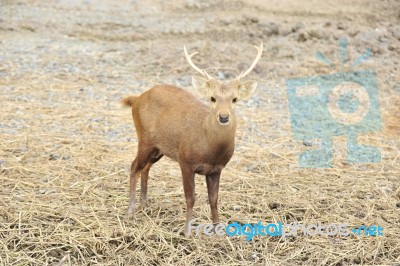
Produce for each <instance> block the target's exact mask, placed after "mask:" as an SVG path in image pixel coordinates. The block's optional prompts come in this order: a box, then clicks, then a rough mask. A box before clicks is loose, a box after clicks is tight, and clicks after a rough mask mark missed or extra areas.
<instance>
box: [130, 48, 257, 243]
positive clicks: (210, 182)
mask: <svg viewBox="0 0 400 266" xmlns="http://www.w3.org/2000/svg"><path fill="white" fill-rule="evenodd" d="M256 49H257V51H258V53H257V56H256V58H255V60H254V62H253V63H252V64H251V66H250V67H249V69H247V70H246V71H245V72H242V73H241V74H240V75H239V76H238V77H236V78H235V79H233V80H231V81H228V82H226V83H222V82H220V81H218V80H216V79H214V78H213V77H212V76H210V75H209V74H208V73H207V72H206V71H205V70H202V69H199V68H198V67H197V66H196V65H195V64H194V63H193V62H192V56H193V55H195V54H196V53H193V54H191V55H189V54H188V53H187V51H186V47H184V52H185V57H186V59H187V61H188V62H189V64H190V65H191V66H192V67H193V68H194V69H195V70H196V71H197V72H198V73H200V74H201V76H193V77H192V85H193V88H194V89H195V91H197V92H198V93H199V94H201V95H203V96H204V97H206V99H208V101H209V105H205V104H203V103H202V102H201V101H200V100H198V99H197V98H196V97H195V96H193V95H192V94H191V93H189V92H187V91H185V90H183V89H180V88H177V87H175V86H170V85H158V86H154V87H153V88H152V89H150V90H148V91H146V92H144V93H143V94H141V95H139V96H128V97H125V98H124V99H122V103H123V104H124V105H127V106H131V107H132V116H133V122H134V124H135V128H136V133H137V137H138V151H137V156H136V159H135V160H134V161H133V162H132V165H131V175H130V190H129V197H130V202H129V208H128V214H131V215H132V216H133V217H135V196H136V183H137V181H138V179H139V176H141V186H140V188H141V190H140V198H141V200H140V202H141V205H142V206H145V205H146V201H147V180H148V177H149V170H150V168H151V166H152V165H153V164H154V163H156V162H157V161H158V160H160V159H161V157H163V156H164V155H166V156H167V157H169V158H171V159H173V160H175V161H177V162H178V163H179V166H180V168H181V172H182V178H183V188H184V191H185V198H186V206H187V210H186V223H185V236H188V224H189V222H190V221H191V220H192V212H193V205H194V202H195V181H194V176H195V174H200V175H205V176H206V183H207V190H208V198H209V203H210V207H211V215H212V221H213V223H214V224H215V223H218V209H217V201H218V189H219V179H220V175H221V171H222V169H223V168H224V167H225V165H226V164H227V163H228V162H229V160H230V159H231V157H232V155H233V151H234V148H235V132H236V115H235V105H236V102H237V100H244V99H248V98H250V97H251V96H252V94H253V92H254V90H255V89H256V87H257V82H255V81H242V78H244V77H245V76H246V75H247V74H249V73H250V72H251V71H252V70H253V68H254V67H255V65H256V64H257V62H258V61H259V59H260V57H261V54H262V50H263V45H262V43H261V45H260V47H256Z"/></svg>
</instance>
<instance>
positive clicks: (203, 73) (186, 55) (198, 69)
mask: <svg viewBox="0 0 400 266" xmlns="http://www.w3.org/2000/svg"><path fill="white" fill-rule="evenodd" d="M183 50H184V51H185V57H186V60H187V61H188V63H189V64H190V66H191V67H193V68H194V70H196V71H197V72H199V73H200V74H201V75H202V76H204V77H206V78H207V79H213V77H212V76H210V75H209V74H208V73H207V72H206V71H205V70H204V69H200V68H198V67H197V66H196V65H195V64H194V63H193V62H192V56H194V55H195V54H198V53H199V52H194V53H192V54H190V55H189V54H188V52H187V50H186V46H185V45H184V46H183Z"/></svg>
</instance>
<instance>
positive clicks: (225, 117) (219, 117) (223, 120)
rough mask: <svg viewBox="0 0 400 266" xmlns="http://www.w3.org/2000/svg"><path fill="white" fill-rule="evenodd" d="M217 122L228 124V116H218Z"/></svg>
mask: <svg viewBox="0 0 400 266" xmlns="http://www.w3.org/2000/svg"><path fill="white" fill-rule="evenodd" d="M218 120H219V122H220V123H221V124H228V123H229V115H227V114H219V115H218Z"/></svg>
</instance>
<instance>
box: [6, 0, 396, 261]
mask: <svg viewBox="0 0 400 266" xmlns="http://www.w3.org/2000/svg"><path fill="white" fill-rule="evenodd" d="M20 8H21V10H23V7H20ZM25 8H26V6H25ZM20 12H23V11H20ZM58 12H60V13H64V12H67V11H65V10H61V11H58ZM87 12H88V14H91V13H90V12H91V11H90V10H89V11H87ZM67 13H68V12H67ZM55 14H56V15H54V16H55V17H54V18H56V19H59V20H62V19H63V17H62V16H60V17H58V16H57V14H59V13H57V12H56V13H55ZM94 19H97V18H94ZM28 22H29V21H28ZM13 23H15V24H12V23H11V26H10V27H11V28H14V30H15V31H16V32H14V33H13V32H12V30H11V31H10V30H4V28H3V29H2V30H3V31H4V33H5V34H4V36H5V39H6V40H7V41H6V42H3V43H2V46H1V48H2V49H4V50H6V51H8V54H7V55H5V56H4V58H3V59H2V61H1V66H0V74H1V80H0V86H1V94H0V97H1V114H0V118H1V119H0V182H1V187H0V195H1V197H0V264H2V265H92V264H101V265H193V264H196V265H214V264H219V265H238V264H257V265H258V264H261V265H263V264H264V265H294V264H301V265H352V264H381V265H391V264H393V265H394V264H395V263H396V262H397V263H399V262H400V242H399V239H400V214H399V213H400V186H399V184H400V181H399V178H400V170H399V169H400V158H399V157H400V152H399V151H400V140H399V139H398V136H399V127H398V123H399V122H400V120H399V116H398V104H399V102H400V101H399V97H398V95H397V94H393V93H394V92H392V91H391V90H390V89H391V88H390V86H391V84H393V82H396V80H386V79H385V73H384V71H386V70H385V69H384V68H381V69H379V73H378V75H380V97H381V99H380V103H381V112H382V116H383V120H384V128H383V130H382V131H381V132H377V133H373V134H370V135H367V136H362V137H361V138H360V141H362V142H363V143H368V144H370V145H375V146H377V147H379V148H380V150H381V152H382V158H383V159H382V162H381V163H377V164H361V165H349V164H346V163H344V161H345V145H346V142H345V138H341V137H339V138H337V139H335V160H334V167H333V168H330V169H302V168H299V167H298V165H297V156H298V154H299V153H300V152H301V151H302V150H305V149H306V147H305V146H303V145H302V143H300V142H297V141H293V140H292V136H291V133H290V122H289V111H288V108H287V99H286V94H285V92H284V83H283V81H282V80H281V79H282V77H280V78H278V77H277V76H279V75H280V73H281V72H279V71H287V70H284V69H286V68H285V67H282V68H279V67H280V64H281V61H279V59H277V60H276V61H273V59H271V61H272V62H270V64H272V66H273V67H276V68H277V69H278V70H277V72H272V73H269V70H270V69H271V66H270V65H269V63H268V64H267V62H266V61H264V62H261V63H260V66H259V67H258V68H257V69H256V74H254V73H253V75H254V76H255V77H256V78H257V79H259V80H262V82H261V83H262V84H261V86H260V88H259V90H258V91H257V93H256V95H255V97H254V98H253V99H252V100H250V101H249V102H247V103H242V104H240V106H239V107H238V108H239V110H238V116H239V117H240V118H241V120H240V123H239V129H238V133H237V147H236V152H235V155H234V157H233V158H232V160H231V162H230V163H229V165H228V166H227V167H226V168H225V170H224V171H223V174H222V179H221V184H220V200H219V212H220V219H221V222H224V223H228V222H234V221H239V222H242V223H247V222H250V223H253V222H257V221H262V222H265V223H269V222H271V223H272V222H273V223H276V222H278V221H282V222H284V223H285V222H287V223H290V222H301V223H304V224H307V225H308V224H311V223H317V222H321V223H323V224H330V223H347V224H349V225H350V226H360V225H367V226H369V225H380V226H381V227H383V228H384V231H383V232H384V236H378V237H365V236H359V237H355V236H348V237H338V236H337V237H323V236H315V237H310V236H307V237H304V236H297V237H289V238H286V239H282V238H278V237H256V238H255V239H253V240H252V241H246V240H245V239H244V238H243V237H223V238H218V237H216V236H213V237H207V236H204V235H202V236H199V237H192V238H190V239H187V238H184V237H183V236H182V231H183V225H184V219H185V201H184V197H183V188H182V185H181V176H180V172H179V167H178V165H177V164H176V163H175V162H172V161H170V160H168V159H162V160H161V161H160V162H159V163H157V164H156V165H155V166H154V167H153V168H152V170H151V172H150V180H149V198H150V204H149V207H147V208H146V209H144V210H140V209H139V210H137V221H136V222H134V221H132V220H131V219H129V217H127V215H126V210H127V205H128V193H127V192H128V172H129V171H128V168H129V166H130V163H131V161H132V160H133V159H134V155H135V152H136V137H135V135H134V134H135V133H134V130H133V125H132V122H131V118H130V111H129V110H127V109H123V108H121V107H120V106H119V102H118V101H119V99H120V98H121V97H122V96H125V95H127V94H130V93H132V92H136V93H138V92H141V91H144V90H146V89H147V88H148V87H149V85H150V84H154V83H158V82H169V83H175V84H180V85H182V86H184V85H188V80H189V73H191V72H190V70H189V67H187V66H186V65H184V59H183V56H182V54H181V53H182V52H181V51H180V46H181V44H180V43H179V47H177V44H176V42H174V41H173V40H169V39H166V40H164V41H163V46H162V47H159V46H157V43H156V41H154V42H155V43H153V44H151V45H152V48H154V51H155V52H154V53H155V54H153V55H152V57H151V58H150V59H149V58H148V57H149V50H150V48H149V46H148V45H149V44H148V42H147V41H143V42H140V41H139V42H136V43H135V44H134V45H132V48H131V47H128V48H127V45H126V44H127V43H125V42H118V41H116V42H108V41H107V40H106V41H105V42H104V43H103V41H104V40H97V39H93V40H87V38H89V39H90V38H92V37H87V36H86V37H87V38H83V37H82V38H80V37H79V38H78V37H76V36H73V37H71V38H65V39H63V38H62V37H60V36H58V37H55V38H53V37H52V36H51V34H50V35H46V34H45V33H43V32H40V34H36V33H35V32H33V33H29V32H27V31H26V30H24V29H23V28H22V26H18V25H19V24H18V23H19V22H16V20H13ZM40 25H41V24H40ZM40 25H36V27H38V28H40ZM46 25H47V24H46ZM49 25H50V24H49ZM63 25H64V24H63ZM65 25H67V24H65ZM76 27H82V28H84V26H82V25H79V26H76ZM110 27H111V26H110ZM87 30H88V31H89V30H90V27H88V28H87ZM23 34H26V35H27V36H28V38H25V37H24V38H20V36H21V35H23ZM110 34H111V35H112V34H116V33H115V32H114V33H110ZM24 36H25V35H24ZM43 36H44V37H43ZM161 37H162V36H161ZM185 38H186V37H182V39H181V40H182V42H183V41H188V39H185ZM187 38H189V39H190V38H192V37H190V36H189V37H187ZM195 45H197V46H198V47H202V49H203V50H202V53H205V52H207V51H210V52H211V51H212V47H210V45H209V43H207V42H202V41H198V42H195ZM235 45H236V46H238V47H241V48H240V49H238V50H237V51H235V50H233V52H232V54H229V55H223V54H222V55H220V57H219V60H220V62H221V64H225V63H226V62H228V63H229V62H233V61H229V60H232V59H230V58H228V57H232V58H238V61H240V62H247V61H248V60H246V58H248V57H251V56H252V55H253V52H254V51H251V50H250V51H249V52H243V51H244V50H245V49H247V48H248V44H246V43H239V42H238V43H236V44H235ZM235 45H233V47H234V46H235ZM274 45H275V44H274V41H273V40H270V41H269V40H268V41H266V47H267V50H268V51H269V50H270V49H268V47H269V48H271V47H272V46H274ZM215 46H216V47H219V48H220V47H226V46H224V42H223V41H221V42H216V44H215ZM303 47H304V46H303ZM228 50H229V49H228ZM230 51H232V50H230ZM310 53H311V54H312V52H310ZM266 56H271V54H269V52H267V53H266ZM177 58H181V59H179V60H178V59H177ZM146 60H147V62H150V63H148V64H146V63H145V62H146ZM199 61H201V59H200V58H199ZM224 62H225V63H224ZM203 63H204V62H203ZM228 63H226V64H227V65H228ZM377 66H378V65H373V66H372V67H377ZM303 67H304V68H306V67H307V65H306V66H303ZM267 73H268V74H267ZM302 74H304V73H302ZM310 74H312V73H310ZM287 75H288V76H290V75H291V73H287ZM266 76H267V78H265V77H266ZM178 78H182V79H178ZM267 80H269V81H267ZM396 104H397V110H396ZM196 185H197V187H196V193H197V196H196V199H197V202H196V204H195V208H194V216H195V217H196V218H197V221H198V222H201V223H208V222H210V211H209V206H208V203H207V197H206V195H207V193H206V186H205V180H204V178H203V177H200V176H198V177H197V178H196Z"/></svg>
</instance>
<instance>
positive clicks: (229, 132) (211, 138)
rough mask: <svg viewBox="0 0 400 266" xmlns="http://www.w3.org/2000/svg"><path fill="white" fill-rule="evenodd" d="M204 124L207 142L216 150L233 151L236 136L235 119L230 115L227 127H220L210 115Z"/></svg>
mask: <svg viewBox="0 0 400 266" xmlns="http://www.w3.org/2000/svg"><path fill="white" fill-rule="evenodd" d="M204 122H205V129H206V133H207V138H208V142H209V144H210V145H211V146H212V147H215V148H216V149H227V150H229V149H232V150H233V149H234V146H235V134H236V117H235V115H232V117H231V120H230V122H229V124H228V125H226V126H223V125H221V124H220V123H219V122H218V121H217V119H216V118H215V116H213V115H212V114H210V115H209V116H208V117H207V118H206V120H205V121H204Z"/></svg>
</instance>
